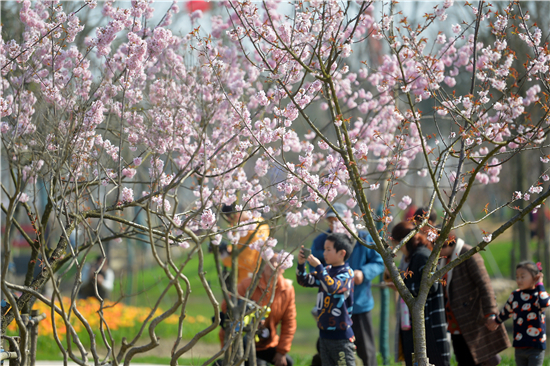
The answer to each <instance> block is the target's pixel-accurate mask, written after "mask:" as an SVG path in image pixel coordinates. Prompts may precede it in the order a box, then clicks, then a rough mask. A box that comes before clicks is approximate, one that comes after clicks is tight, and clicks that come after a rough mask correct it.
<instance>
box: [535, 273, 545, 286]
mask: <svg viewBox="0 0 550 366" xmlns="http://www.w3.org/2000/svg"><path fill="white" fill-rule="evenodd" d="M543 278H544V274H543V273H542V272H539V274H538V275H536V277H535V283H544V282H542V279H543Z"/></svg>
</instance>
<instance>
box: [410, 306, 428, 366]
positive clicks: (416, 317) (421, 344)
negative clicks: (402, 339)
mask: <svg viewBox="0 0 550 366" xmlns="http://www.w3.org/2000/svg"><path fill="white" fill-rule="evenodd" d="M425 303H426V301H425V300H424V301H419V298H418V297H417V298H416V299H415V302H414V306H413V307H412V311H411V316H412V331H413V339H414V355H413V365H415V366H429V365H430V363H429V361H428V352H427V348H426V323H425V320H424V306H425Z"/></svg>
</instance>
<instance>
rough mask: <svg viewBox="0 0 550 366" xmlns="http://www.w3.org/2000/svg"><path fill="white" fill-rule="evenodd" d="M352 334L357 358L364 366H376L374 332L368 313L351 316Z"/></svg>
mask: <svg viewBox="0 0 550 366" xmlns="http://www.w3.org/2000/svg"><path fill="white" fill-rule="evenodd" d="M351 320H353V325H352V326H351V328H352V329H353V334H354V335H355V347H357V356H359V358H360V359H361V360H362V361H363V365H364V366H376V365H378V362H377V360H376V346H375V345H374V332H373V330H372V317H371V315H370V311H368V312H366V313H361V314H353V315H352V316H351Z"/></svg>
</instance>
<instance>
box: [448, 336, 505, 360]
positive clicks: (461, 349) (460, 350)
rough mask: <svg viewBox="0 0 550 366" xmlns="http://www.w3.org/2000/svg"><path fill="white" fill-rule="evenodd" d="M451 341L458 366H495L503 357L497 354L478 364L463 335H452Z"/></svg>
mask: <svg viewBox="0 0 550 366" xmlns="http://www.w3.org/2000/svg"><path fill="white" fill-rule="evenodd" d="M451 341H452V342H453V352H454V354H455V357H456V362H457V364H458V366H470V365H471V366H495V365H498V364H499V363H500V361H501V357H500V356H499V355H498V354H497V355H494V356H493V357H491V358H490V359H488V360H486V361H484V362H482V363H478V364H476V362H475V361H474V358H473V357H472V353H471V352H470V348H469V347H468V343H466V340H465V339H464V337H463V336H462V334H451Z"/></svg>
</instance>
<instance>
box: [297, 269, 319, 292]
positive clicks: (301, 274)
mask: <svg viewBox="0 0 550 366" xmlns="http://www.w3.org/2000/svg"><path fill="white" fill-rule="evenodd" d="M316 275H317V273H315V272H312V273H307V272H306V267H305V265H304V264H298V268H296V280H297V281H298V284H299V285H300V286H303V287H319V281H318V280H317V278H316Z"/></svg>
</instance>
